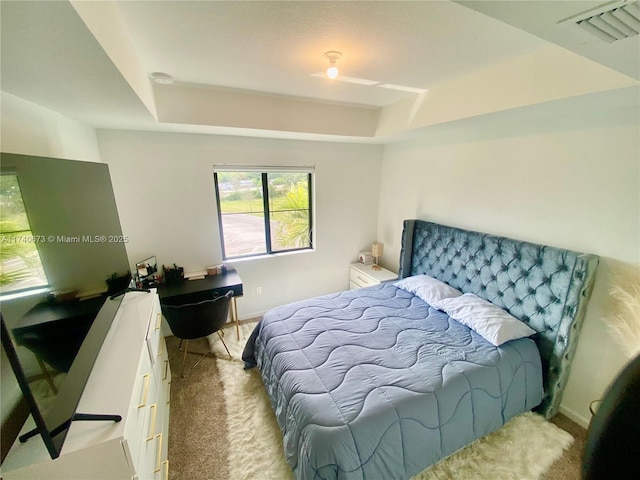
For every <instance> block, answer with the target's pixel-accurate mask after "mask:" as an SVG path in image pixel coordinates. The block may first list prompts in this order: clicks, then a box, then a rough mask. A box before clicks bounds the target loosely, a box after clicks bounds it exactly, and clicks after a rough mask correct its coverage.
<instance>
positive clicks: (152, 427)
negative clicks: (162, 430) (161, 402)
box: [147, 403, 158, 442]
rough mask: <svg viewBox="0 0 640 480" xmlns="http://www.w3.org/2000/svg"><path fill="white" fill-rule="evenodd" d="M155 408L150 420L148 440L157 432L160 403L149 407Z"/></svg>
mask: <svg viewBox="0 0 640 480" xmlns="http://www.w3.org/2000/svg"><path fill="white" fill-rule="evenodd" d="M152 408H153V413H152V414H151V422H149V436H148V437H147V442H150V441H151V440H153V436H154V435H155V434H156V411H157V410H158V405H156V404H155V403H154V404H153V405H151V406H150V407H149V409H152Z"/></svg>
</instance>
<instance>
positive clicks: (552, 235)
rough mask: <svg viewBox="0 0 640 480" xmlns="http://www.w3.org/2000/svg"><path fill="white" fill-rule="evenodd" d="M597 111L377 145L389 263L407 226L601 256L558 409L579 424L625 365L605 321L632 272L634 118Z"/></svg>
mask: <svg viewBox="0 0 640 480" xmlns="http://www.w3.org/2000/svg"><path fill="white" fill-rule="evenodd" d="M631 93H632V94H633V93H634V92H631ZM635 93H636V95H637V91H636V92H635ZM604 103H605V104H607V102H604ZM602 104H603V99H602V98H596V97H585V98H584V99H582V104H580V105H577V104H575V103H573V104H572V108H568V107H569V105H568V104H565V103H563V104H560V105H558V108H555V109H554V108H550V109H548V110H547V113H546V115H541V114H540V111H536V116H531V115H528V114H527V111H521V112H520V117H519V118H516V119H514V118H512V116H511V115H509V116H508V117H499V116H498V117H495V116H494V117H486V118H483V119H478V120H477V121H476V122H475V123H474V124H473V125H472V124H469V123H465V124H461V125H460V126H456V125H449V126H447V127H446V128H442V129H436V130H434V131H430V132H429V133H425V134H424V135H423V136H422V138H420V139H416V140H411V141H405V142H401V143H396V144H388V145H386V146H385V148H384V152H383V161H382V175H381V179H382V182H381V188H380V211H379V220H378V237H379V238H380V240H382V241H384V242H385V252H387V251H388V252H389V253H390V256H389V257H387V255H386V253H385V257H387V258H390V259H394V258H397V255H398V254H399V249H400V243H399V232H400V229H401V225H402V220H403V219H405V218H420V219H424V220H429V221H435V222H439V223H444V224H448V225H453V226H458V227H462V228H467V229H472V230H479V231H483V232H489V233H493V234H498V235H506V236H510V237H513V238H517V239H521V240H527V241H533V242H537V243H543V244H548V245H553V246H558V247H563V248H568V249H572V250H578V251H583V252H588V253H594V254H597V255H600V256H601V263H600V266H599V269H598V272H597V277H596V284H595V287H594V292H593V297H592V300H591V303H590V306H589V308H588V312H587V317H586V320H585V324H584V329H583V332H582V336H581V338H580V342H579V344H578V351H577V354H576V357H575V362H574V365H573V368H572V372H571V376H570V380H569V384H568V386H567V389H566V391H565V395H564V397H563V401H562V411H564V412H565V413H566V414H568V415H569V416H571V417H573V418H574V419H575V420H578V421H579V422H580V423H582V424H583V425H586V424H587V423H588V421H589V419H590V415H589V413H588V405H589V402H590V401H591V400H594V399H598V398H599V397H600V396H601V395H602V393H603V391H604V390H605V388H606V387H607V385H608V384H609V383H610V381H611V380H612V379H613V378H614V376H615V375H616V373H617V372H618V371H619V369H620V368H621V367H622V365H623V364H624V362H625V361H626V359H625V358H624V357H623V355H622V354H621V353H620V349H619V347H618V345H617V344H616V343H615V342H614V341H613V340H612V339H611V337H610V335H609V333H608V331H607V329H606V327H605V325H604V323H603V318H604V317H605V315H606V312H607V310H608V309H609V308H610V305H608V283H609V281H610V275H611V273H612V272H613V271H615V270H619V269H636V271H637V269H638V268H639V266H640V150H639V149H640V130H639V128H638V124H639V122H638V112H639V110H638V107H637V105H635V106H634V105H629V106H630V107H631V108H632V109H634V110H632V111H633V113H632V114H631V115H630V114H629V109H628V108H624V107H622V108H601V107H602ZM609 104H611V103H610V102H609ZM616 105H617V103H616ZM591 107H593V108H596V107H597V108H598V110H597V111H591ZM514 124H515V125H514ZM518 124H522V125H525V126H526V128H524V129H520V128H519V127H518V126H517V125H518ZM474 126H475V127H474ZM458 127H459V128H458Z"/></svg>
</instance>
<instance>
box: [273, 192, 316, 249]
mask: <svg viewBox="0 0 640 480" xmlns="http://www.w3.org/2000/svg"><path fill="white" fill-rule="evenodd" d="M274 213H278V215H277V217H278V223H277V224H276V225H277V227H276V232H275V234H276V239H277V241H278V243H279V244H280V245H281V246H282V247H285V248H296V247H298V248H300V247H308V246H309V244H310V235H309V190H308V188H307V182H299V183H297V184H296V185H291V186H290V187H289V189H288V191H287V193H286V194H285V195H284V197H283V198H282V199H281V200H280V201H279V202H278V206H277V210H276V209H274Z"/></svg>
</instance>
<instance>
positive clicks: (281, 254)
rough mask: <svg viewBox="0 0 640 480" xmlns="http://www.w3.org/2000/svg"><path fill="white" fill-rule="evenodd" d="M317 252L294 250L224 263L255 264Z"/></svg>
mask: <svg viewBox="0 0 640 480" xmlns="http://www.w3.org/2000/svg"><path fill="white" fill-rule="evenodd" d="M315 251H316V249H315V248H305V249H304V250H294V251H291V252H279V253H262V254H259V255H251V256H249V257H238V258H229V259H227V260H224V263H244V262H255V261H256V260H265V259H269V258H277V257H288V256H290V255H304V254H308V253H314V252H315Z"/></svg>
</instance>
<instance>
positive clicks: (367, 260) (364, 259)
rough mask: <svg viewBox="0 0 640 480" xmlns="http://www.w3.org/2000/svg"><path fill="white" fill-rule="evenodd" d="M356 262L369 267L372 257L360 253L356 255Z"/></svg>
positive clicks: (369, 253) (366, 253) (369, 254)
mask: <svg viewBox="0 0 640 480" xmlns="http://www.w3.org/2000/svg"><path fill="white" fill-rule="evenodd" d="M358 261H359V262H360V263H364V264H365V265H371V264H372V263H373V255H371V252H360V253H358Z"/></svg>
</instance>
